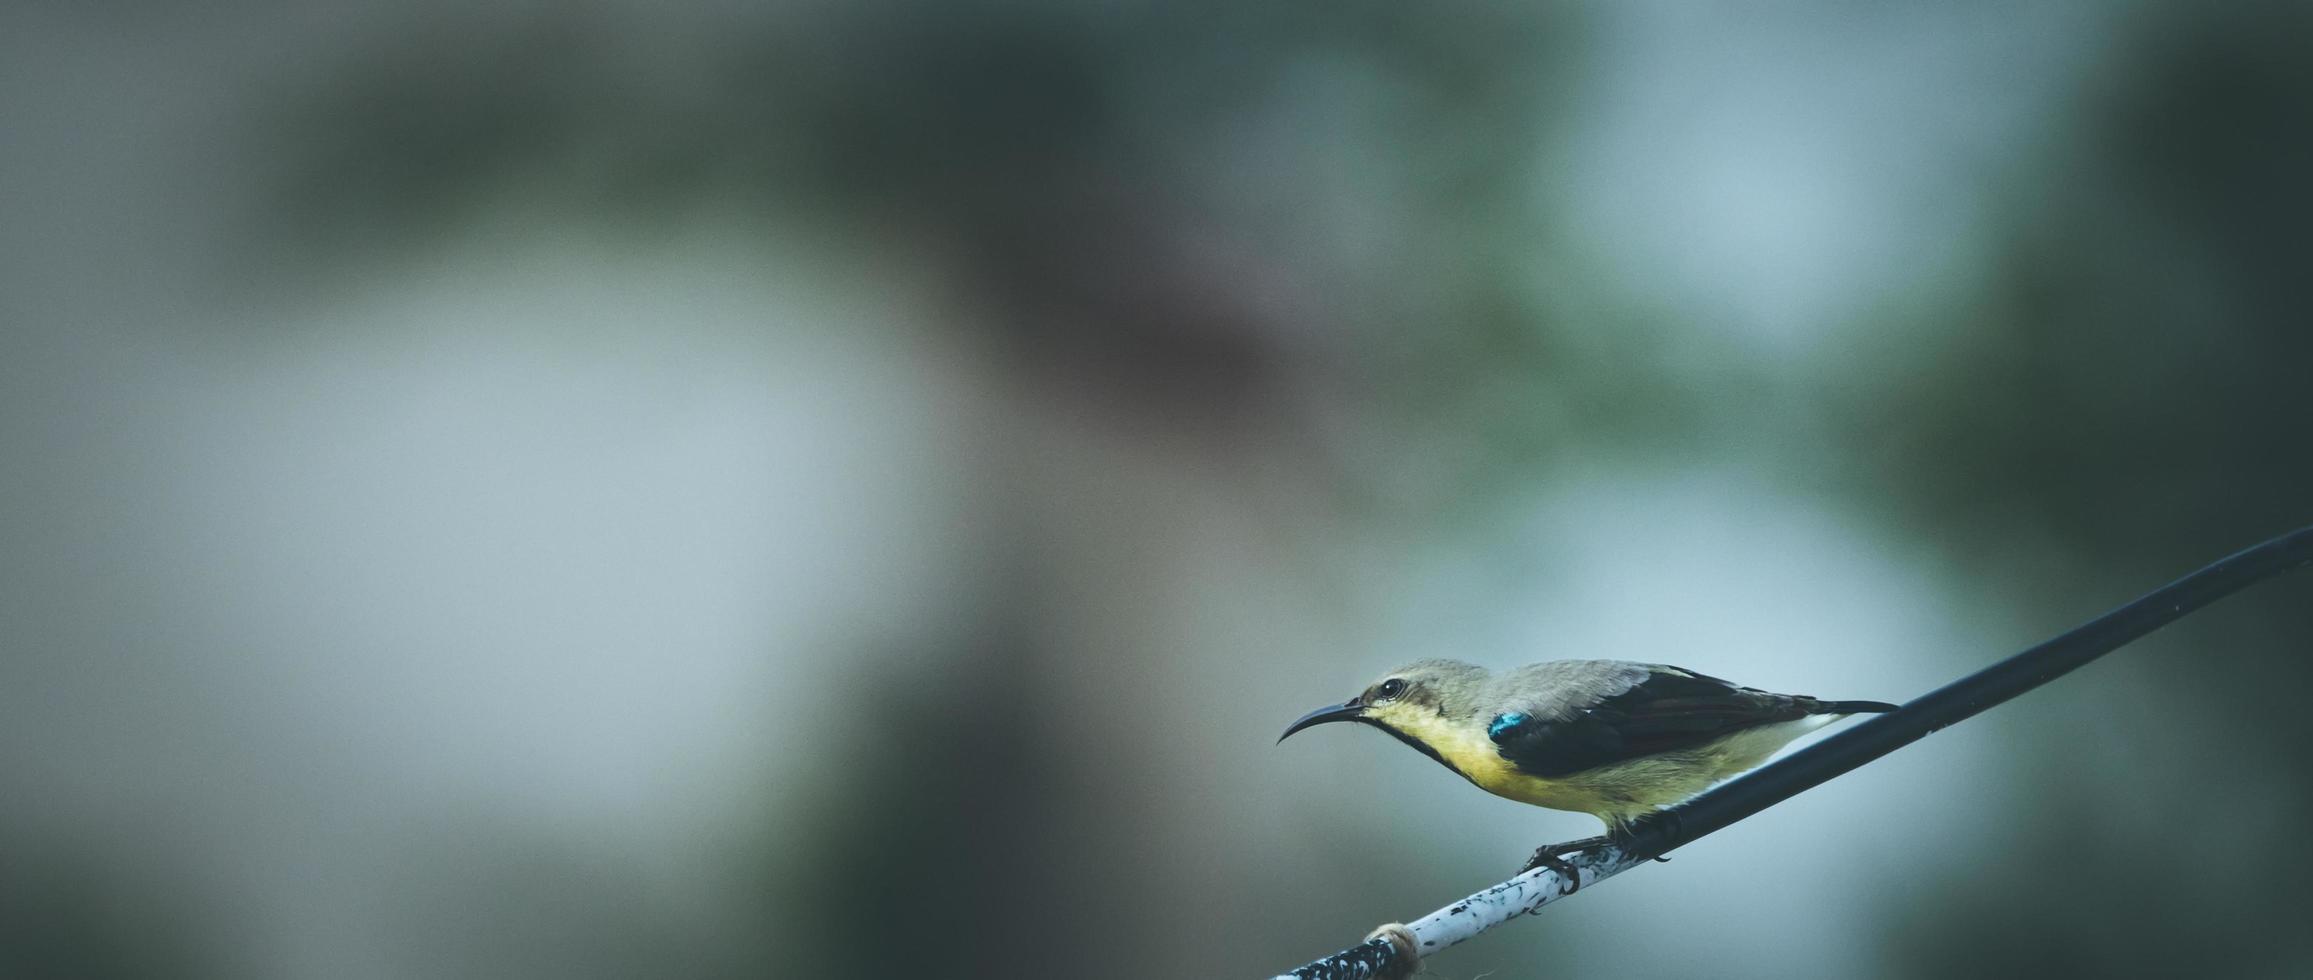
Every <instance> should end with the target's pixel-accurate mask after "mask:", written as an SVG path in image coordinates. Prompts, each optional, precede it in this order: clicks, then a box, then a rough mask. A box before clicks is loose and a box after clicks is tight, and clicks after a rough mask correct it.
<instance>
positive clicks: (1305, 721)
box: [1277, 660, 1486, 761]
mask: <svg viewBox="0 0 2313 980" xmlns="http://www.w3.org/2000/svg"><path fill="white" fill-rule="evenodd" d="M1485 683H1486V668H1484V667H1479V666H1476V665H1474V664H1466V663H1463V662H1461V661H1459V660H1416V661H1414V662H1413V663H1410V664H1407V665H1405V666H1403V667H1399V668H1398V669H1396V670H1393V671H1390V672H1389V673H1387V674H1383V675H1382V676H1381V679H1380V680H1377V681H1374V682H1373V683H1372V684H1369V685H1366V688H1365V690H1363V691H1361V692H1358V695H1357V696H1356V697H1353V698H1350V699H1349V700H1347V701H1344V702H1342V703H1340V704H1331V705H1326V706H1325V707H1322V708H1319V709H1317V710H1315V711H1312V712H1310V713H1308V714H1306V715H1302V716H1301V718H1300V720H1298V721H1295V722H1294V723H1293V724H1291V725H1289V726H1286V728H1285V734H1283V735H1279V736H1277V741H1280V742H1282V741H1284V740H1286V739H1287V738H1289V737H1291V736H1292V734H1293V733H1294V732H1298V731H1300V730H1302V729H1304V728H1308V727H1309V726H1311V725H1322V724H1325V723H1326V722H1329V721H1354V722H1360V723H1363V724H1367V725H1372V726H1374V727H1375V728H1379V729H1382V730H1384V731H1387V732H1389V733H1390V734H1392V735H1395V736H1397V737H1399V738H1401V739H1404V740H1406V741H1407V742H1409V743H1412V744H1413V745H1414V746H1415V747H1416V748H1420V749H1423V750H1424V751H1430V750H1429V748H1428V746H1426V745H1424V744H1423V743H1424V742H1427V741H1430V740H1431V739H1432V738H1433V735H1434V734H1435V733H1437V732H1440V731H1441V730H1443V729H1445V728H1448V727H1450V726H1452V725H1454V724H1455V723H1456V722H1457V721H1458V720H1461V719H1463V718H1464V717H1465V716H1467V715H1469V714H1470V713H1471V712H1472V710H1473V708H1474V707H1475V705H1476V704H1477V702H1478V694H1479V691H1480V690H1481V689H1482V688H1483V687H1484V686H1485ZM1432 754H1433V755H1434V754H1435V753H1434V752H1433V753H1432ZM1441 761H1443V760H1441Z"/></svg>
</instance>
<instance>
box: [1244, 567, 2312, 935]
mask: <svg viewBox="0 0 2313 980" xmlns="http://www.w3.org/2000/svg"><path fill="white" fill-rule="evenodd" d="M2309 564H2313V527H2306V528H2300V529H2298V530H2295V531H2291V532H2289V533H2288V534H2284V535H2282V536H2280V537H2277V538H2274V539H2272V540H2270V541H2267V542H2265V543H2263V544H2260V545H2257V546H2255V547H2253V548H2249V549H2247V550H2245V551H2242V552H2239V553H2237V554H2234V555H2232V556H2230V557H2227V558H2224V559H2221V560H2219V561H2218V562H2216V563H2215V564H2212V565H2210V566H2208V567H2207V568H2203V569H2201V570H2200V571H2197V572H2194V573H2192V574H2190V575H2187V576H2185V577H2183V578H2180V579H2177V580H2176V581H2174V582H2171V583H2169V584H2167V585H2164V586H2161V587H2160V588H2158V589H2154V590H2153V591H2151V592H2149V593H2147V594H2145V595H2144V597H2142V598H2140V599H2137V600H2136V601H2134V602H2131V603H2129V604H2127V605H2124V606H2121V607H2120V608H2118V609H2115V610H2113V611H2111V612H2108V613H2105V614H2104V615H2102V616H2099V617H2097V618H2096V619H2094V620H2091V621H2089V622H2088V623H2086V624H2083V625H2081V626H2079V627H2076V628H2074V629H2073V630H2072V631H2070V632H2068V633H2065V634H2064V635H2062V636H2059V637H2057V638H2055V639H2053V640H2049V641H2048V642H2046V643H2042V644H2040V645H2039V646H2036V647H2033V648H2031V649H2029V650H2026V651H2024V652H2022V653H2019V654H2017V655H2015V656H2013V657H2009V658H2008V659H2006V660H2002V661H2000V662H1999V663H1996V664H1993V665H1992V666H1990V667H1986V668H1984V669H1983V670H1979V671H1977V672H1975V673H1973V674H1970V675H1968V676H1966V677H1963V678H1961V679H1959V680H1957V681H1954V682H1952V683H1950V684H1947V685H1945V686H1943V687H1941V688H1938V689H1936V690H1934V691H1930V692H1928V693H1927V694H1925V695H1922V696H1921V697H1919V698H1917V699H1915V700H1913V701H1911V702H1910V703H1908V704H1905V705H1904V706H1903V707H1902V708H1900V709H1897V710H1895V711H1891V712H1888V713H1887V714H1883V715H1878V716H1875V717H1873V718H1871V719H1870V720H1868V721H1865V722H1863V723H1861V724H1859V725H1856V726H1854V727H1852V728H1849V729H1847V730H1845V731H1842V732H1839V733H1837V734H1835V735H1832V736H1831V737H1829V738H1826V739H1824V740H1822V741H1820V742H1817V743H1815V744H1814V745H1811V746H1808V747H1807V748H1805V749H1802V750H1800V751H1798V752H1794V753H1792V754H1791V755H1790V756H1788V757H1786V758H1784V759H1782V760H1779V761H1777V762H1775V763H1773V764H1771V765H1768V766H1767V767H1765V768H1762V769H1759V770H1758V771H1756V772H1753V773H1751V774H1749V775H1747V776H1744V777H1742V778H1740V779H1736V780H1734V781H1732V782H1729V783H1727V784H1726V785H1724V786H1720V787H1718V788H1717V789H1714V790H1711V791H1710V792H1708V793H1704V794H1703V795H1701V796H1698V797H1695V798H1694V799H1692V800H1688V801H1687V802H1685V803H1682V804H1680V805H1678V806H1675V807H1672V808H1670V809H1667V810H1664V811H1662V812H1660V813H1657V814H1655V815H1654V816H1653V817H1650V818H1648V819H1646V820H1644V821H1642V822H1640V823H1639V825H1638V826H1637V827H1635V828H1633V830H1632V831H1631V833H1630V834H1629V836H1628V837H1627V838H1626V839H1624V840H1622V841H1620V842H1618V843H1619V844H1620V845H1621V846H1620V847H1604V848H1598V849H1594V850H1591V851H1585V852H1582V853H1579V854H1574V855H1569V856H1567V857H1566V858H1565V860H1566V863H1567V864H1568V865H1570V866H1572V867H1573V868H1574V869H1575V872H1576V873H1577V874H1578V875H1580V877H1581V881H1580V884H1581V885H1582V886H1584V887H1587V886H1589V885H1590V884H1592V883H1594V882H1597V881H1603V880H1605V879H1607V878H1610V877H1613V876H1614V875H1617V874H1620V873H1622V872H1624V871H1627V870H1629V869H1631V868H1634V867H1637V866H1639V865H1641V864H1644V863H1646V862H1647V861H1649V860H1650V859H1652V858H1654V857H1656V856H1659V855H1662V854H1667V853H1669V852H1670V851H1672V850H1673V849H1675V848H1678V847H1681V846H1684V845H1686V844H1689V843H1692V842H1694V841H1696V840H1698V839H1701V838H1702V837H1703V836H1705V835H1707V834H1710V833H1712V832H1713V831H1717V830H1721V829H1724V828H1725V827H1727V826H1728V825H1730V824H1732V823H1734V822H1736V821H1738V820H1741V819H1743V818H1745V817H1748V816H1750V815H1752V814H1754V813H1758V812H1759V811H1761V810H1764V809H1766V808H1768V807H1771V806H1774V805H1775V804H1777V803H1781V802H1783V801H1784V800H1787V799H1790V798H1791V797H1793V796H1797V795H1799V794H1800V793H1802V792H1805V791H1807V790H1809V789H1812V788H1814V787H1815V786H1816V785H1818V784H1820V783H1822V782H1824V781H1826V780H1829V779H1832V778H1834V777H1837V776H1839V775H1841V774H1843V773H1846V772H1849V771H1851V770H1853V769H1855V768H1857V767H1859V766H1862V765H1863V764H1865V763H1867V762H1870V761H1872V760H1873V759H1877V758H1879V757H1880V756H1883V755H1886V754H1888V753H1890V752H1893V751H1895V750H1897V749H1900V748H1903V747H1904V746H1906V745H1910V744H1911V743H1913V742H1916V741H1919V740H1920V739H1921V738H1924V737H1926V736H1927V735H1928V734H1929V733H1931V732H1934V731H1936V730H1938V729H1941V728H1943V727H1945V726H1947V725H1952V724H1955V723H1957V722H1961V721H1965V720H1967V719H1969V718H1972V717H1974V716H1976V715H1977V714H1979V713H1981V712H1983V711H1984V710H1985V709H1987V708H1990V707H1992V706H1993V705H1996V704H1999V703H2000V702H2003V701H2006V700H2008V699H2010V698H2013V697H2015V696H2016V695H2019V694H2022V693H2024V692H2026V691H2029V690H2031V689H2033V688H2035V687H2039V686H2040V685H2042V684H2046V683H2048V682H2049V681H2052V680H2055V679H2056V678H2058V677H2062V676H2064V675H2065V674H2068V673H2071V672H2072V671H2073V670H2074V669H2075V668H2078V667H2079V666H2081V665H2082V664H2085V663H2087V662H2089V661H2091V660H2094V659H2096V658H2098V657H2101V656H2103V655H2105V654H2107V653H2110V652H2112V651H2113V650H2116V649H2119V648H2120V647H2122V646H2124V645H2126V644H2127V643H2128V642H2129V641H2131V640H2134V639H2136V638H2137V637H2140V636H2143V635H2145V634H2146V633H2150V632H2152V631H2153V630H2156V629H2159V628H2161V627H2163V626H2166V625H2168V624H2170V623H2172V622H2175V621H2177V620H2178V619H2180V618H2183V617H2184V615H2185V614H2187V613H2190V612H2192V611H2194V610H2196V609H2199V608H2201V607H2202V606H2205V605H2208V604H2209V603H2212V602H2215V601H2217V600H2218V599H2222V598H2224V597H2226V596H2228V595H2231V594H2233V593H2235V592H2238V591H2240V590H2241V589H2244V588H2247V587H2248V586H2251V585H2254V584H2256V583H2258V582H2261V581H2264V580H2265V579H2267V578H2271V577H2273V576H2275V575H2278V574H2280V573H2282V572H2287V571H2292V570H2295V569H2298V568H2303V567H2305V566H2306V565H2309ZM1572 892H1573V890H1572V889H1571V888H1568V887H1567V882H1565V881H1564V880H1563V879H1562V878H1561V877H1560V876H1559V875H1558V873H1557V872H1555V871H1552V870H1549V869H1547V868H1540V869H1536V870H1533V871H1529V872H1526V873H1525V874H1521V875H1519V876H1517V877H1515V878H1512V879H1510V880H1508V881H1505V882H1503V883H1501V884H1499V885H1495V886H1494V887H1492V888H1488V889H1486V890H1485V891H1482V892H1479V893H1477V894H1475V895H1472V896H1470V897H1468V898H1465V899H1463V900H1461V901H1459V902H1456V903H1454V904H1453V905H1449V906H1447V907H1445V908H1443V909H1439V910H1438V911H1436V912H1432V913H1430V914H1429V915H1428V916H1427V917H1425V918H1423V919H1420V920H1419V921H1416V922H1414V923H1412V924H1411V925H1409V926H1407V927H1406V929H1408V930H1410V932H1411V935H1412V938H1413V942H1414V948H1413V949H1410V950H1407V949H1401V948H1400V947H1399V946H1398V945H1396V944H1395V943H1393V942H1391V941H1390V940H1389V939H1387V938H1375V939H1370V940H1367V941H1366V942H1364V943H1360V944H1358V945H1356V946H1352V947H1350V948H1348V949H1345V950H1342V951H1341V952H1338V953H1335V954H1333V955H1331V956H1328V957H1325V958H1324V959H1320V960H1316V961H1314V962H1311V963H1309V964H1307V965H1305V966H1302V967H1301V968H1299V969H1297V970H1294V971H1293V972H1291V973H1288V974H1282V975H1280V976H1279V977H1278V978H1277V980H1286V978H1300V980H1366V978H1370V977H1392V976H1399V975H1403V974H1404V973H1407V972H1411V971H1410V968H1411V967H1412V966H1413V965H1414V959H1416V958H1418V957H1423V956H1428V955H1429V954H1431V953H1433V952H1436V951H1438V950H1442V949H1444V948H1446V947H1448V946H1452V945H1454V944H1456V943H1459V942H1461V941H1463V940H1465V939H1469V938H1472V937H1474V936H1476V935H1478V934H1479V933H1481V932H1484V931H1486V930H1488V929H1491V928H1493V927H1495V926H1497V925H1500V924H1502V923H1504V922H1508V921H1510V920H1511V919H1515V918H1517V917H1519V916H1521V915H1526V914H1528V913H1531V912H1536V911H1539V910H1540V909H1541V908H1542V907H1543V906H1544V905H1547V904H1549V903H1551V902H1553V901H1556V900H1558V899H1559V898H1561V897H1563V896H1564V895H1566V894H1571V893H1572ZM1408 952H1411V953H1414V954H1415V957H1414V958H1408V957H1407V956H1406V954H1407V953H1408Z"/></svg>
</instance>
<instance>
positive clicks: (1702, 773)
mask: <svg viewBox="0 0 2313 980" xmlns="http://www.w3.org/2000/svg"><path fill="white" fill-rule="evenodd" d="M1893 710H1895V705H1892V704H1885V703H1882V702H1879V701H1821V700H1817V699H1815V698H1811V697H1804V696H1801V695H1795V694H1774V693H1770V692H1767V691H1762V690H1759V689H1757V688H1750V687H1742V686H1739V685H1736V684H1733V683H1730V682H1727V681H1723V680H1720V679H1718V678H1716V677H1711V676H1708V675H1704V674H1698V673H1695V672H1694V671H1691V670H1686V669H1683V668H1679V667H1670V666H1665V665H1663V664H1639V663H1627V662H1624V661H1620V660H1558V661H1552V662H1550V663H1540V664H1529V665H1527V666H1524V667H1518V668H1515V669H1512V670H1506V671H1503V672H1502V673H1499V674H1496V673H1494V672H1492V671H1489V670H1487V669H1486V668H1484V667H1479V666H1476V665H1474V664H1466V663H1462V662H1460V661H1456V660H1417V661H1415V662H1413V663H1410V664H1407V665H1405V666H1403V667H1400V668H1398V669H1396V670H1393V671H1390V672H1389V673H1388V674H1386V675H1384V676H1383V677H1382V678H1381V679H1380V680H1378V681H1375V682H1374V683H1373V684H1372V685H1371V686H1369V687H1367V688H1366V689H1365V690H1364V692H1362V693H1360V694H1358V696H1356V697H1353V698H1350V699H1349V700H1348V701H1345V702H1343V703H1341V704H1338V705H1329V706H1327V707H1323V708H1319V709H1317V710H1316V711H1312V712H1310V713H1308V714H1306V715H1303V716H1302V717H1301V719H1300V720H1299V721H1295V722H1294V723H1293V724H1292V725H1291V726H1288V727H1287V728H1286V729H1285V734H1284V735H1280V736H1278V738H1277V740H1278V741H1280V742H1282V741H1284V740H1285V739H1286V738H1287V737H1289V736H1291V735H1292V734H1293V733H1294V732H1298V731H1300V730H1302V729H1304V728H1308V727H1310V726H1312V725H1320V724H1324V723H1326V722H1329V721H1354V722H1359V723H1362V724H1367V725H1371V726H1373V727H1375V728H1379V729H1381V730H1382V731H1385V732H1388V733H1390V734H1391V735H1394V736H1396V737H1397V739H1398V741H1401V742H1404V743H1405V744H1407V745H1411V746H1413V747H1414V748H1416V749H1419V750H1420V751H1421V753H1422V754H1423V755H1427V756H1429V757H1430V758H1432V759H1435V760H1437V761H1438V762H1439V763H1440V764H1441V765H1444V766H1445V767H1446V768H1448V769H1451V770H1453V771H1454V772H1455V773H1457V774H1459V775H1460V776H1461V777H1462V778H1463V779H1467V780H1469V781H1470V782H1471V783H1473V784H1475V785H1476V786H1477V787H1478V788H1479V789H1482V790H1485V791H1486V792H1489V793H1492V794H1494V795H1496V796H1502V797H1507V798H1509V799H1513V800H1517V801H1518V802H1520V803H1531V804H1533V805H1535V806H1544V807H1549V808H1551V809H1553V810H1572V811H1576V812H1579V813H1588V814H1591V815H1592V816H1595V817H1598V818H1599V819H1601V820H1604V821H1606V828H1607V832H1608V833H1609V834H1610V835H1615V836H1619V835H1621V834H1622V833H1623V832H1624V831H1625V830H1627V829H1628V828H1629V826H1630V824H1631V822H1632V821H1634V820H1637V819H1639V818H1641V817H1643V816H1645V815H1647V814H1649V813H1653V812H1654V811H1655V810H1656V809H1657V808H1660V807H1664V806H1668V805H1670V804H1672V803H1677V802H1679V801H1680V800H1683V799H1686V798H1687V797H1690V796H1693V795H1695V794H1696V793H1700V792H1702V791H1703V790H1704V789H1707V788H1709V787H1710V785H1711V784H1712V783H1716V782H1718V781H1719V780H1722V779H1725V778H1727V777H1729V776H1732V775H1735V774H1736V773H1739V772H1742V771H1744V770H1746V769H1749V768H1751V767H1753V766H1756V765H1758V764H1760V763H1762V762H1765V761H1767V757H1768V756H1771V755H1773V754H1775V750H1777V749H1780V748H1782V747H1783V746H1784V745H1786V744H1789V743H1790V742H1791V740H1792V739H1795V738H1798V737H1799V736H1801V735H1804V734H1806V733H1807V732H1809V731H1812V730H1814V729H1816V728H1820V727H1822V726H1824V725H1827V724H1829V723H1831V722H1833V721H1835V720H1837V719H1839V718H1841V717H1843V716H1846V715H1851V714H1862V713H1870V712H1881V711H1893ZM1591 843H1594V841H1578V842H1574V843H1573V844H1569V845H1561V846H1558V847H1548V848H1543V849H1542V851H1540V852H1537V853H1536V854H1535V858H1534V860H1533V861H1532V862H1530V863H1529V864H1528V865H1527V867H1529V868H1532V867H1536V866H1539V865H1550V866H1554V867H1561V870H1563V867H1562V866H1561V865H1560V862H1558V861H1556V860H1555V855H1556V854H1559V853H1568V852H1570V851H1572V850H1579V849H1581V847H1583V846H1586V845H1588V844H1591Z"/></svg>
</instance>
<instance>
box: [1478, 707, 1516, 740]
mask: <svg viewBox="0 0 2313 980" xmlns="http://www.w3.org/2000/svg"><path fill="white" fill-rule="evenodd" d="M1525 723H1526V713H1525V712H1523V711H1505V712H1503V713H1501V714H1498V715H1495V716H1494V723H1493V724H1490V725H1487V726H1486V737H1487V738H1490V739H1493V740H1495V741H1501V739H1502V733H1503V732H1507V731H1509V730H1510V729H1513V728H1516V727H1518V726H1520V725H1523V724H1525Z"/></svg>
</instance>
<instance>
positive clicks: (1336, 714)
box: [1277, 698, 1365, 742]
mask: <svg viewBox="0 0 2313 980" xmlns="http://www.w3.org/2000/svg"><path fill="white" fill-rule="evenodd" d="M1364 716H1365V702H1363V701H1360V700H1358V699H1356V698H1350V699H1349V700H1347V701H1344V702H1342V703H1340V704H1333V705H1327V706H1325V707H1322V708H1319V709H1317V710H1315V711H1312V712H1310V713H1308V714H1305V715H1302V716H1301V718H1300V720H1299V721H1295V722H1294V723H1292V724H1290V725H1287V726H1285V734H1283V735H1279V736H1277V741H1280V742H1282V741H1284V740H1286V739H1288V738H1292V737H1293V733H1294V732H1297V731H1300V730H1302V729H1304V728H1307V727H1309V726H1311V725H1322V724H1325V723H1326V722H1329V721H1356V720H1358V719H1359V718H1362V717H1364Z"/></svg>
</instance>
